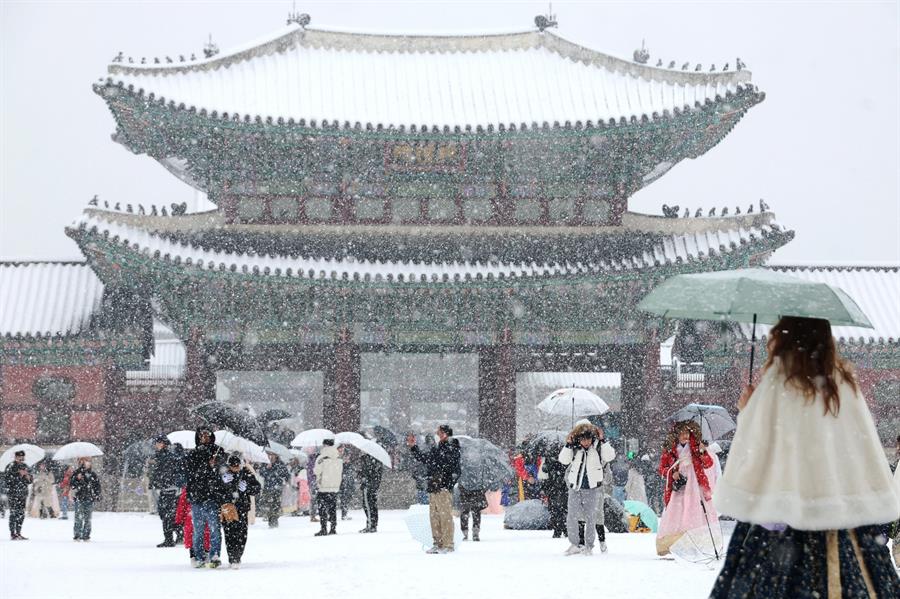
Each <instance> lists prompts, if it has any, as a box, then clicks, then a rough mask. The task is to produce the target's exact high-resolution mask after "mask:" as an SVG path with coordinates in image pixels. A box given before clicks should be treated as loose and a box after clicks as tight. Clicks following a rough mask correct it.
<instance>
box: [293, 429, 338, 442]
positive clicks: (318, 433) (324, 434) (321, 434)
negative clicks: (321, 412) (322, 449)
mask: <svg viewBox="0 0 900 599" xmlns="http://www.w3.org/2000/svg"><path fill="white" fill-rule="evenodd" d="M325 439H334V433H333V432H331V431H330V430H328V429H327V428H311V429H309V430H307V431H303V432H302V433H300V434H299V435H297V436H296V437H294V440H293V441H291V447H318V446H319V445H322V441H324V440H325Z"/></svg>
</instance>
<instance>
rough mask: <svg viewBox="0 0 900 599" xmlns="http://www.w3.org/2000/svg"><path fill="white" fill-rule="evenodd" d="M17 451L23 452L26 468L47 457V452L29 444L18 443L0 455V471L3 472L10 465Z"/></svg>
mask: <svg viewBox="0 0 900 599" xmlns="http://www.w3.org/2000/svg"><path fill="white" fill-rule="evenodd" d="M17 451H24V452H25V464H26V465H28V466H34V465H35V464H37V463H38V462H40V461H41V460H43V459H44V456H45V455H47V452H46V451H44V450H43V449H41V448H40V447H38V446H37V445H32V444H31V443H19V444H18V445H13V446H12V447H10V448H9V449H7V450H6V451H4V452H3V455H0V470H4V469H5V468H6V467H7V466H9V465H10V464H11V463H12V461H13V460H14V459H15V457H16V452H17Z"/></svg>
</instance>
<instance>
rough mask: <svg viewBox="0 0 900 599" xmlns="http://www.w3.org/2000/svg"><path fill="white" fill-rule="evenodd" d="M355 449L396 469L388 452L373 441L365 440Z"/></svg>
mask: <svg viewBox="0 0 900 599" xmlns="http://www.w3.org/2000/svg"><path fill="white" fill-rule="evenodd" d="M355 447H356V448H358V449H359V450H360V451H363V452H365V453H367V454H369V455H370V456H372V457H373V458H375V459H376V460H378V461H379V462H381V463H382V464H384V465H385V466H387V467H388V468H393V467H394V466H393V464H392V463H391V456H390V455H389V454H388V452H387V450H386V449H385V448H384V447H382V446H381V445H379V444H378V443H376V442H375V441H372V440H371V439H363V441H362V443H360V444H359V445H355Z"/></svg>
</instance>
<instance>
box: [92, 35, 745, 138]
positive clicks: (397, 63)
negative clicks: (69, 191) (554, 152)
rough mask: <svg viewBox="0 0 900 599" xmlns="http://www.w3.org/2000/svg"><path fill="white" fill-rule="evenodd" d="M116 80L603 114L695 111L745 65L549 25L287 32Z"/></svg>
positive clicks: (233, 100)
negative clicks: (691, 67) (655, 57)
mask: <svg viewBox="0 0 900 599" xmlns="http://www.w3.org/2000/svg"><path fill="white" fill-rule="evenodd" d="M108 70H109V79H110V81H117V82H118V81H120V82H122V83H123V85H125V86H134V88H135V89H141V90H144V91H145V92H146V93H148V94H150V93H152V94H154V96H155V97H156V98H160V97H162V98H165V99H166V100H169V101H172V102H175V103H178V104H181V103H183V104H185V105H186V106H194V107H195V108H196V109H197V110H201V109H205V110H207V111H210V112H211V111H217V112H228V113H238V114H244V115H257V116H262V117H272V118H278V117H282V118H285V119H290V118H293V119H297V120H300V119H304V120H309V121H328V122H332V121H339V122H350V123H354V122H359V123H364V124H380V125H385V126H391V125H393V126H398V127H399V126H409V127H411V126H423V125H424V126H428V127H434V126H441V127H443V126H449V127H456V126H466V125H471V126H489V125H501V124H503V125H505V124H518V123H524V124H527V125H530V124H532V123H544V122H547V123H553V122H565V121H572V122H575V121H598V120H604V121H605V120H609V119H621V118H625V117H631V116H642V115H647V116H650V115H652V114H653V113H659V114H663V113H665V112H667V111H668V112H671V111H674V110H676V109H678V110H680V109H683V108H687V109H690V108H693V107H694V106H696V105H697V104H698V103H699V104H701V105H702V104H704V103H706V102H707V101H714V100H716V99H717V97H722V98H724V97H725V96H726V95H727V94H732V93H735V92H737V91H738V90H739V87H741V86H742V85H743V84H749V81H750V78H751V77H750V73H749V71H746V70H744V71H731V72H713V73H701V72H693V71H674V70H668V69H662V68H655V67H649V66H646V65H640V64H636V63H632V62H629V61H625V60H621V59H618V58H614V57H612V56H609V55H606V54H602V53H600V52H596V51H594V50H590V49H588V48H584V47H582V46H579V45H577V44H574V43H572V42H569V41H567V40H565V39H563V38H561V37H558V36H556V35H553V34H552V33H550V32H543V33H540V32H537V31H528V32H520V33H513V34H497V35H441V36H423V35H375V34H358V33H347V32H335V31H325V30H321V29H307V30H304V29H302V28H299V27H291V28H289V29H288V30H287V32H286V33H283V34H281V35H278V36H276V37H270V38H267V39H266V40H264V41H262V42H258V43H256V44H254V45H249V46H246V47H243V48H241V49H238V50H236V51H232V52H229V53H227V54H224V55H217V56H215V57H212V58H209V59H206V60H201V61H195V62H191V63H174V64H167V65H163V64H152V65H132V64H123V63H121V62H118V63H114V64H112V65H110V66H109V69H108Z"/></svg>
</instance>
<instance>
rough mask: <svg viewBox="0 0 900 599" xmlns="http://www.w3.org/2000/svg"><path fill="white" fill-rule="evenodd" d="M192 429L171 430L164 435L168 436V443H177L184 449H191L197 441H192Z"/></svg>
mask: <svg viewBox="0 0 900 599" xmlns="http://www.w3.org/2000/svg"><path fill="white" fill-rule="evenodd" d="M194 434H195V433H194V431H172V432H171V433H169V434H168V435H166V437H168V438H169V442H170V443H173V444H174V443H178V444H179V445H181V446H182V447H184V448H185V449H193V448H194V447H196V446H197V443H196V442H195V441H194Z"/></svg>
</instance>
